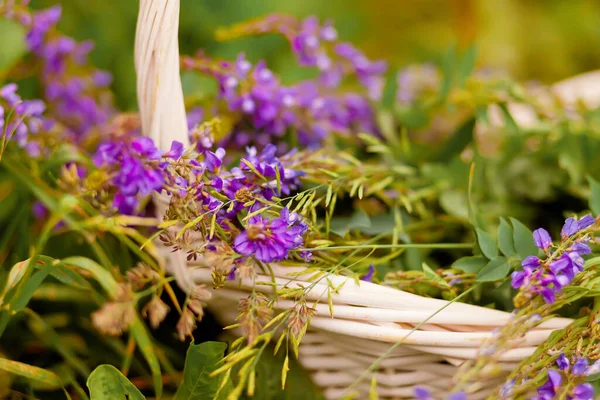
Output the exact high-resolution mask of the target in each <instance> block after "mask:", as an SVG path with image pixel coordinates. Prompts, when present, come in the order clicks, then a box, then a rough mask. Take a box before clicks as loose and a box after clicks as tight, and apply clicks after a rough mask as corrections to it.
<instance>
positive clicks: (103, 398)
mask: <svg viewBox="0 0 600 400" xmlns="http://www.w3.org/2000/svg"><path fill="white" fill-rule="evenodd" d="M87 387H88V389H89V390H90V399H91V400H144V399H145V397H144V395H142V393H141V392H140V391H139V390H138V389H137V388H136V387H135V386H134V385H133V383H131V382H130V381H129V379H127V378H126V377H125V376H124V375H123V374H122V373H121V372H120V371H119V370H118V369H116V368H115V367H113V366H112V365H106V364H105V365H100V366H99V367H98V368H96V369H95V370H94V371H93V372H92V373H91V374H90V376H89V378H88V380H87Z"/></svg>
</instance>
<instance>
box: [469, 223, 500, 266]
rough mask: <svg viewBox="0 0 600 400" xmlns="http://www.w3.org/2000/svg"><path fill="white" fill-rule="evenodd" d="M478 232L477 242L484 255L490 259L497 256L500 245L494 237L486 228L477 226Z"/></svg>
mask: <svg viewBox="0 0 600 400" xmlns="http://www.w3.org/2000/svg"><path fill="white" fill-rule="evenodd" d="M475 231H476V232H477V243H478V244H479V248H480V249H481V252H482V253H483V255H484V256H486V257H487V258H488V259H489V260H491V259H493V258H495V257H496V256H497V255H498V247H497V246H496V241H495V240H494V238H493V237H492V236H491V235H490V234H489V233H487V232H486V231H484V230H481V229H479V228H475Z"/></svg>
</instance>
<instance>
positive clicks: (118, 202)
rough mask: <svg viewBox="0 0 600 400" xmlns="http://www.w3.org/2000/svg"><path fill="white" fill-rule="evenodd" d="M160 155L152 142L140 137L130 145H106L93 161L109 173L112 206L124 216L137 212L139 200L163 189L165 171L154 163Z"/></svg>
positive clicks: (102, 146)
mask: <svg viewBox="0 0 600 400" xmlns="http://www.w3.org/2000/svg"><path fill="white" fill-rule="evenodd" d="M161 156H162V152H161V151H160V150H159V149H158V148H156V146H155V145H154V142H153V141H152V139H150V138H147V137H141V138H137V139H135V140H133V141H132V142H131V143H126V142H123V141H112V142H105V143H102V144H101V145H100V146H98V149H97V151H96V154H94V156H93V157H92V159H93V161H94V164H95V165H96V167H98V168H102V169H104V170H106V171H107V172H109V174H110V175H111V176H112V178H111V183H112V184H113V185H114V187H115V189H116V193H115V198H114V202H113V206H114V207H115V208H116V209H117V210H119V212H121V213H123V214H132V213H134V212H135V211H136V209H137V207H138V205H139V201H140V197H145V196H148V195H150V194H152V193H153V192H154V191H159V190H161V189H162V188H163V185H164V183H165V180H166V171H165V170H164V168H163V165H162V163H156V161H158V160H159V159H160V158H161Z"/></svg>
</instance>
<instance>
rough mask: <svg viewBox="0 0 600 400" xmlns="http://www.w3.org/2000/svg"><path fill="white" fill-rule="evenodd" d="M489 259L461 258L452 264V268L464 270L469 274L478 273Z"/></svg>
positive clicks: (478, 257) (476, 257) (479, 257)
mask: <svg viewBox="0 0 600 400" xmlns="http://www.w3.org/2000/svg"><path fill="white" fill-rule="evenodd" d="M487 263H488V259H487V258H485V257H481V256H473V257H463V258H459V259H458V260H456V261H455V262H454V264H452V268H458V269H462V270H463V271H465V272H466V273H468V274H476V273H478V272H479V271H480V270H481V269H482V268H483V267H484V266H485V265H486V264H487Z"/></svg>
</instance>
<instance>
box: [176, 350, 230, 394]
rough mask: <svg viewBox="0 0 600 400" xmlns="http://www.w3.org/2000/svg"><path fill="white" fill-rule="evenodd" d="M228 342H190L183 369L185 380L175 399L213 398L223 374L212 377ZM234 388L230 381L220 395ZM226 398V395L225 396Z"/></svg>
mask: <svg viewBox="0 0 600 400" xmlns="http://www.w3.org/2000/svg"><path fill="white" fill-rule="evenodd" d="M226 348H227V344H225V343H221V342H205V343H202V344H194V343H190V347H189V348H188V351H187V356H186V358H185V367H184V369H183V382H182V383H181V385H180V386H179V389H178V390H177V393H176V394H175V400H211V399H213V398H214V397H215V395H216V393H217V391H218V390H219V386H220V385H221V379H220V378H221V375H220V376H219V377H211V376H210V374H211V373H212V372H213V371H214V370H215V369H217V364H218V363H219V362H220V361H221V360H222V359H223V356H224V354H225V349H226ZM232 389H233V384H232V383H231V382H228V383H227V384H226V386H225V387H224V388H223V389H222V390H221V392H220V393H219V396H220V397H222V396H225V395H227V394H228V393H229V391H231V390H232ZM223 398H224V397H223Z"/></svg>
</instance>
